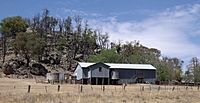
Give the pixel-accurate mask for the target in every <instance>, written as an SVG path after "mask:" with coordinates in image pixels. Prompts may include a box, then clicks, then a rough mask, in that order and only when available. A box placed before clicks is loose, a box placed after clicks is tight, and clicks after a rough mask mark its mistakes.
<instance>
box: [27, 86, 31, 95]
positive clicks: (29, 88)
mask: <svg viewBox="0 0 200 103" xmlns="http://www.w3.org/2000/svg"><path fill="white" fill-rule="evenodd" d="M30 91H31V85H28V93H30Z"/></svg>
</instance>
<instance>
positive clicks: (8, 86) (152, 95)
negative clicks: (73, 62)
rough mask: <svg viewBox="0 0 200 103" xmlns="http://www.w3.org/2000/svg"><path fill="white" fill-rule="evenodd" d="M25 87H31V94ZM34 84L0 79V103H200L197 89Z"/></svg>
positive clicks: (142, 85)
mask: <svg viewBox="0 0 200 103" xmlns="http://www.w3.org/2000/svg"><path fill="white" fill-rule="evenodd" d="M28 85H31V89H30V93H27V91H28ZM80 88H81V86H80V85H77V84H76V85H70V84H63V85H60V91H59V92H58V85H51V84H41V83H35V80H33V79H32V80H29V79H21V80H20V79H8V78H0V103H200V90H198V88H197V87H186V86H158V85H144V84H134V85H128V86H126V88H125V90H124V89H123V86H122V85H118V86H113V85H109V86H105V90H104V91H103V89H102V88H103V86H100V85H96V86H94V85H92V86H91V85H83V86H82V92H81V89H80ZM186 88H187V89H186Z"/></svg>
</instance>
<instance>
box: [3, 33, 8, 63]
mask: <svg viewBox="0 0 200 103" xmlns="http://www.w3.org/2000/svg"><path fill="white" fill-rule="evenodd" d="M2 43H3V45H2V46H3V48H2V49H3V63H4V62H5V58H6V51H7V48H6V37H5V35H3V38H2Z"/></svg>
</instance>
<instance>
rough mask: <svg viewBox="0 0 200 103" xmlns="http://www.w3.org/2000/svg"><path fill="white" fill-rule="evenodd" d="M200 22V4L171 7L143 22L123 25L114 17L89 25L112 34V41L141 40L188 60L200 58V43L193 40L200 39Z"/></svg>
mask: <svg viewBox="0 0 200 103" xmlns="http://www.w3.org/2000/svg"><path fill="white" fill-rule="evenodd" d="M199 19H200V5H199V4H195V5H186V6H176V7H174V8H168V9H166V10H165V11H163V12H160V13H157V14H155V15H154V16H151V17H150V18H148V19H145V20H143V21H140V22H132V21H129V22H119V21H117V19H116V18H115V17H113V18H112V17H111V18H109V20H108V19H105V20H97V19H95V20H94V19H93V20H89V23H90V25H91V26H93V27H95V28H100V29H102V31H104V32H108V33H109V35H110V39H111V41H117V40H123V41H134V40H139V41H140V43H141V44H143V45H146V46H148V47H153V48H157V49H159V50H161V51H162V54H164V55H167V56H171V57H178V58H181V59H183V60H186V61H188V58H192V57H194V56H197V57H200V53H199V51H200V44H196V43H194V42H192V41H191V39H189V38H191V37H197V38H198V37H199V34H198V33H199V30H200V28H198V27H197V24H198V22H199ZM198 29H199V30H198ZM194 34H196V35H194ZM199 39H200V37H199Z"/></svg>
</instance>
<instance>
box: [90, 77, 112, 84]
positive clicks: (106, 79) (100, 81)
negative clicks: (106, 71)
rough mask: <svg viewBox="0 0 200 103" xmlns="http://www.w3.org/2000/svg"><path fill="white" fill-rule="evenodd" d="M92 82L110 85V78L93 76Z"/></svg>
mask: <svg viewBox="0 0 200 103" xmlns="http://www.w3.org/2000/svg"><path fill="white" fill-rule="evenodd" d="M91 84H92V85H108V84H109V78H99V77H96V78H91Z"/></svg>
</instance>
